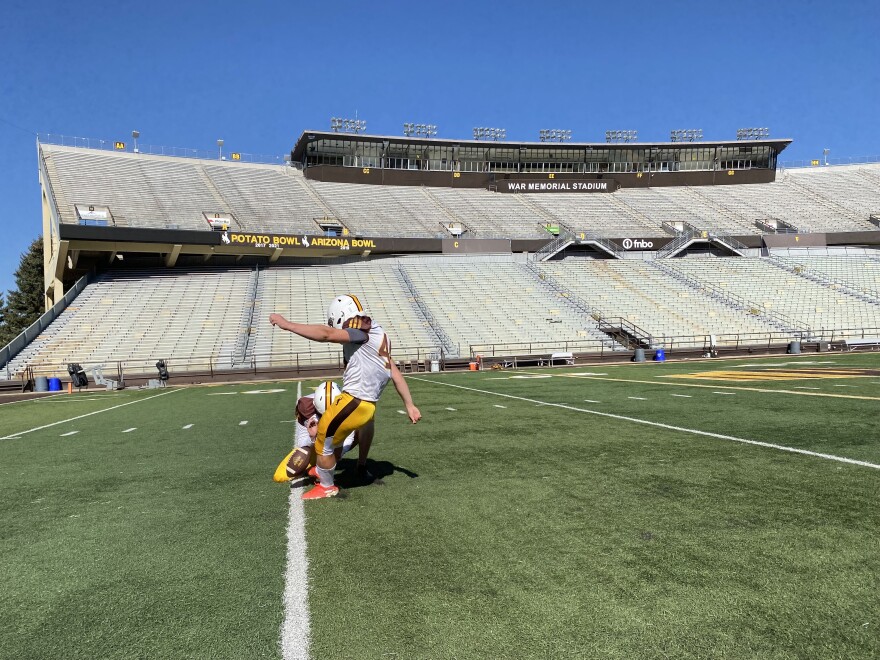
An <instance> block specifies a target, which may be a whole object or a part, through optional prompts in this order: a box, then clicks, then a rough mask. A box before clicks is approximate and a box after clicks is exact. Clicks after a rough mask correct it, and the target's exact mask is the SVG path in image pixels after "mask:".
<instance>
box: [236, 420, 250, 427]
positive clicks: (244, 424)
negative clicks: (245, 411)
mask: <svg viewBox="0 0 880 660" xmlns="http://www.w3.org/2000/svg"><path fill="white" fill-rule="evenodd" d="M247 423H248V421H247V420H246V419H243V420H241V421H240V422H239V423H238V425H239V426H247Z"/></svg>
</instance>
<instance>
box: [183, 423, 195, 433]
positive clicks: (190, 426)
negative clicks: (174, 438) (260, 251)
mask: <svg viewBox="0 0 880 660" xmlns="http://www.w3.org/2000/svg"><path fill="white" fill-rule="evenodd" d="M192 427H193V425H192V424H187V425H186V426H184V427H183V430H184V431H185V430H186V429H191V428H192Z"/></svg>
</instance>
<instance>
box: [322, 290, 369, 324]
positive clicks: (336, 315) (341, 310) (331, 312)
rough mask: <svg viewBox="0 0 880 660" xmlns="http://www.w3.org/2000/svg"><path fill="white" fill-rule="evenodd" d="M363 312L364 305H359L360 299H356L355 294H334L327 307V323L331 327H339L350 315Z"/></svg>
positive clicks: (358, 314) (357, 314)
mask: <svg viewBox="0 0 880 660" xmlns="http://www.w3.org/2000/svg"><path fill="white" fill-rule="evenodd" d="M363 313H364V306H363V305H361V301H360V300H358V299H357V296H352V295H343V296H336V297H335V298H334V299H333V302H331V303H330V307H328V308H327V325H329V326H330V327H331V328H337V329H340V328H342V324H343V323H345V322H346V321H347V320H348V319H350V318H351V317H352V316H360V315H363Z"/></svg>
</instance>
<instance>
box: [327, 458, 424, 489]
mask: <svg viewBox="0 0 880 660" xmlns="http://www.w3.org/2000/svg"><path fill="white" fill-rule="evenodd" d="M395 472H400V473H401V474H404V475H406V476H407V477H409V478H410V479H415V478H416V477H418V476H419V475H418V474H416V473H415V472H412V471H410V470H407V469H406V468H402V467H400V466H398V465H394V463H391V462H389V461H374V460H372V459H370V458H368V459H367V471H366V473H365V472H363V471H359V470H358V469H357V460H356V459H354V458H343V459H340V461H339V463H338V464H337V465H336V484H337V485H338V486H339V487H340V488H361V487H362V486H382V485H384V483H385V478H386V477H390V476H391V475H392V474H394V473H395Z"/></svg>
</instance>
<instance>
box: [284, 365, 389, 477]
mask: <svg viewBox="0 0 880 660" xmlns="http://www.w3.org/2000/svg"><path fill="white" fill-rule="evenodd" d="M340 393H341V390H340V389H339V386H338V385H336V383H334V382H332V381H329V380H328V381H325V382H323V383H321V384H320V385H318V387H317V388H315V391H314V392H313V393H312V394H306V395H305V396H302V397H300V398H299V400H298V401H297V402H296V426H295V427H294V435H293V442H294V447H293V449H292V450H291V452H290V453H289V454H287V456H285V457H284V458H283V459H282V460H281V462H280V463H279V464H278V467H277V468H276V469H275V474H274V475H273V477H272V479H273V480H274V481H276V482H278V483H286V482H288V481H291V480H293V479H296V478H297V477H301V476H303V475H304V474H306V472H307V471H308V476H310V477H311V478H313V479H315V480H316V481H317V479H318V473H317V472H316V471H315V467H314V465H315V451H314V447H315V436H316V435H317V431H318V421H319V420H320V419H321V415H323V414H324V411H325V410H327V404H328V403H330V402H332V401H333V399H335V398H336V397H337V396H339V394H340ZM363 430H364V429H361V430H360V431H357V432H352V433H350V434H349V435H348V437H347V438H345V441H344V442H343V443H342V450H341V454H347V453H348V452H349V451H351V450H352V449H353V448H354V447H356V446H360V451H359V452H358V453H359V456H358V468H360V467H361V461H363V462H364V463H366V460H367V455H366V452H367V451H369V443H368V442H360V443H359V442H358V441H359V440H360V439H361V435H362V431H363ZM364 435H366V434H364ZM368 440H370V441H371V440H372V437H369V438H368ZM365 448H366V451H365ZM365 471H366V470H365V469H364V470H358V472H359V473H362V472H365Z"/></svg>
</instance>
